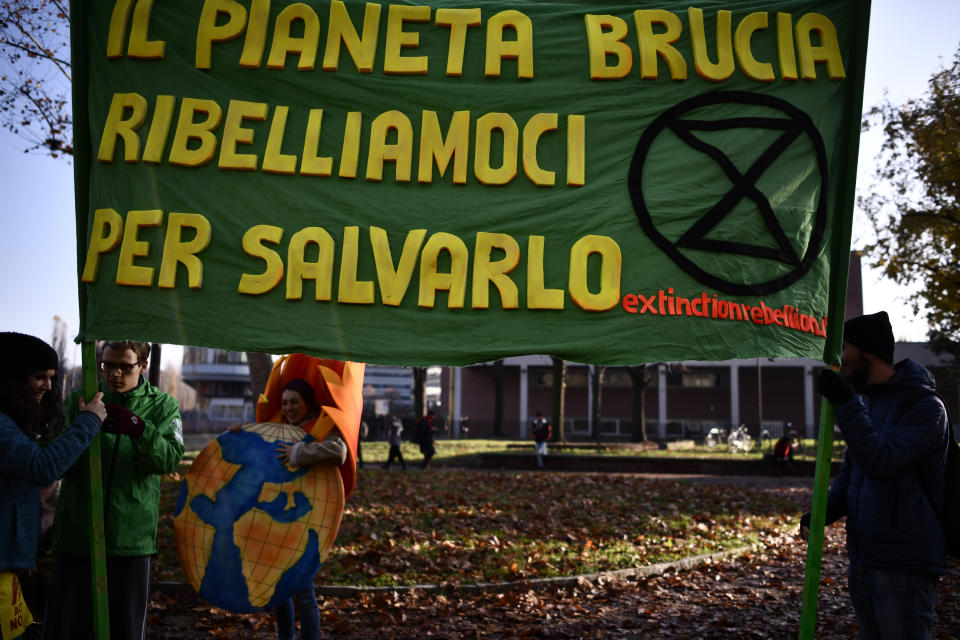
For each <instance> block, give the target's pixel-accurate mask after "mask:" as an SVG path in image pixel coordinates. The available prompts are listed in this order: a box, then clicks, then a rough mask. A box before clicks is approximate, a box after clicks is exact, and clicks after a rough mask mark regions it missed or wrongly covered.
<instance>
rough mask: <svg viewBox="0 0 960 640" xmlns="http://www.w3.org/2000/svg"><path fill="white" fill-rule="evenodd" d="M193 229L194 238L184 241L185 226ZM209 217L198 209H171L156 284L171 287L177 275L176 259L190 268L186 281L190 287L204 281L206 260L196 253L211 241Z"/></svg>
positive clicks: (196, 287) (166, 287)
mask: <svg viewBox="0 0 960 640" xmlns="http://www.w3.org/2000/svg"><path fill="white" fill-rule="evenodd" d="M184 227H189V228H191V229H193V231H194V235H193V238H192V239H190V240H187V241H186V242H184V241H182V240H181V238H182V237H183V229H184ZM210 235H211V233H210V221H209V220H207V219H206V218H205V217H203V216H202V215H200V214H199V213H171V214H170V215H169V216H168V217H167V235H166V237H165V238H164V240H163V260H161V262H160V278H159V279H158V280H157V286H158V287H160V288H161V289H172V288H173V287H174V285H175V284H176V279H177V263H178V262H179V263H180V264H182V265H183V266H184V267H186V268H187V283H188V285H189V286H190V288H191V289H199V288H200V286H201V285H202V284H203V263H202V262H200V258H198V257H197V254H198V253H200V252H201V251H203V250H204V249H206V248H207V247H208V246H209V245H210Z"/></svg>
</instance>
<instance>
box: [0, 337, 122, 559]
mask: <svg viewBox="0 0 960 640" xmlns="http://www.w3.org/2000/svg"><path fill="white" fill-rule="evenodd" d="M57 368H58V358H57V353H56V351H54V350H53V349H52V348H51V347H50V346H49V345H48V344H47V343H45V342H44V341H43V340H40V339H39V338H34V337H33V336H28V335H25V334H22V333H11V332H3V333H0V572H3V571H13V572H15V573H16V572H19V571H22V570H26V569H32V568H33V567H35V566H36V563H37V542H38V540H39V539H40V491H41V489H42V488H43V487H45V486H47V485H49V484H51V483H52V482H54V481H55V480H57V478H59V477H60V476H61V475H62V474H63V473H64V472H66V470H67V469H68V468H69V467H70V465H72V464H73V463H74V461H75V460H76V459H77V458H78V457H79V456H80V454H81V453H83V451H84V450H86V448H87V446H88V445H89V444H90V440H92V439H93V437H94V436H95V435H96V434H97V431H99V429H100V425H101V424H102V423H103V420H104V418H106V416H107V410H106V408H105V407H104V405H103V401H102V399H101V398H102V396H103V394H102V393H97V394H96V395H95V396H94V397H93V399H91V400H90V402H88V403H84V402H82V401H81V403H80V411H81V413H80V415H79V416H77V419H76V420H75V421H74V422H73V424H72V425H71V426H70V428H69V429H67V430H66V431H64V433H63V434H62V435H60V436H59V437H58V438H57V439H56V440H54V441H53V442H51V443H50V444H48V445H47V446H43V447H41V445H40V442H39V440H40V439H41V438H42V437H43V436H46V435H50V434H54V433H56V432H57V431H58V430H59V429H60V427H62V425H63V412H62V410H61V408H60V394H59V391H58V390H57V389H56V385H55V384H54V380H55V378H56V374H57Z"/></svg>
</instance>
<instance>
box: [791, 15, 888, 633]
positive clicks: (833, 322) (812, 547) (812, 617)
mask: <svg viewBox="0 0 960 640" xmlns="http://www.w3.org/2000/svg"><path fill="white" fill-rule="evenodd" d="M857 15H858V16H859V17H860V19H859V20H858V21H857V22H856V24H857V25H858V27H859V28H857V29H856V31H855V32H854V34H853V38H854V41H855V42H854V46H853V48H852V51H853V55H852V57H851V59H850V60H849V67H848V68H849V69H850V70H851V71H852V72H853V73H852V76H853V77H854V78H856V80H855V82H857V86H856V88H855V91H854V92H853V94H852V96H851V98H852V101H851V104H850V106H849V107H848V111H849V115H848V120H849V122H848V125H847V134H846V136H845V138H846V140H845V141H844V146H845V148H846V156H845V157H844V164H843V167H842V168H841V171H840V172H839V177H840V180H839V181H838V185H839V190H840V194H839V199H838V200H837V203H838V204H837V211H836V215H838V216H840V221H841V223H840V224H839V225H838V227H837V232H836V233H837V238H836V242H834V244H833V253H832V255H831V261H830V264H831V269H830V300H829V304H828V307H827V317H828V318H829V319H830V323H829V325H828V326H827V338H826V344H825V345H824V349H823V361H824V362H826V363H828V364H834V365H835V364H839V362H840V357H839V356H840V347H841V346H842V342H843V317H844V315H845V311H846V305H847V278H848V276H849V265H850V255H849V252H850V240H851V236H852V235H853V205H854V200H855V197H856V190H857V160H858V156H859V153H860V112H861V110H862V109H863V80H864V70H865V67H866V64H867V38H868V35H869V31H870V0H857ZM833 424H834V406H833V403H832V402H830V401H828V400H826V399H822V400H821V403H820V430H819V432H818V437H817V463H816V468H815V470H814V474H813V475H814V483H813V503H812V505H811V509H810V533H809V535H808V538H807V567H806V575H805V577H804V581H803V603H802V609H801V612H800V634H799V637H800V640H813V638H814V632H815V629H816V623H817V594H818V590H819V587H820V565H821V562H822V560H823V537H824V534H823V529H824V526H825V521H826V513H827V493H828V492H829V489H830V466H831V463H832V460H833Z"/></svg>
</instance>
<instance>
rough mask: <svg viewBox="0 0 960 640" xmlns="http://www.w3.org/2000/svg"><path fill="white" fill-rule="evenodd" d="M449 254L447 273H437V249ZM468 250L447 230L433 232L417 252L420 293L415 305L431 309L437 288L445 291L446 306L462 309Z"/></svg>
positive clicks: (438, 251)
mask: <svg viewBox="0 0 960 640" xmlns="http://www.w3.org/2000/svg"><path fill="white" fill-rule="evenodd" d="M441 251H446V252H447V253H449V254H450V273H438V272H437V262H438V261H439V258H440V252H441ZM468 259H469V252H468V251H467V245H465V244H464V243H463V240H461V239H460V238H458V237H457V236H455V235H452V234H449V233H443V232H440V233H435V234H433V235H432V236H430V239H429V240H427V244H426V245H425V246H424V247H423V252H422V253H421V254H420V295H419V297H418V300H417V306H419V307H421V308H426V309H432V308H433V304H434V300H435V298H436V295H437V291H440V290H443V291H447V292H448V293H447V308H448V309H463V301H464V298H466V293H467V260H468Z"/></svg>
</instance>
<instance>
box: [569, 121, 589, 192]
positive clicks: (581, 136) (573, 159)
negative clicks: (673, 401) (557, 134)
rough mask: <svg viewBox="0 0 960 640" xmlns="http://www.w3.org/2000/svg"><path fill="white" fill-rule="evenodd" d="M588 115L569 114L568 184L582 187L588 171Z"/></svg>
mask: <svg viewBox="0 0 960 640" xmlns="http://www.w3.org/2000/svg"><path fill="white" fill-rule="evenodd" d="M586 148H587V117H586V116H582V115H576V114H571V115H569V116H567V186H570V187H582V186H583V184H584V180H585V179H586V178H585V176H586V172H587V159H586Z"/></svg>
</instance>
